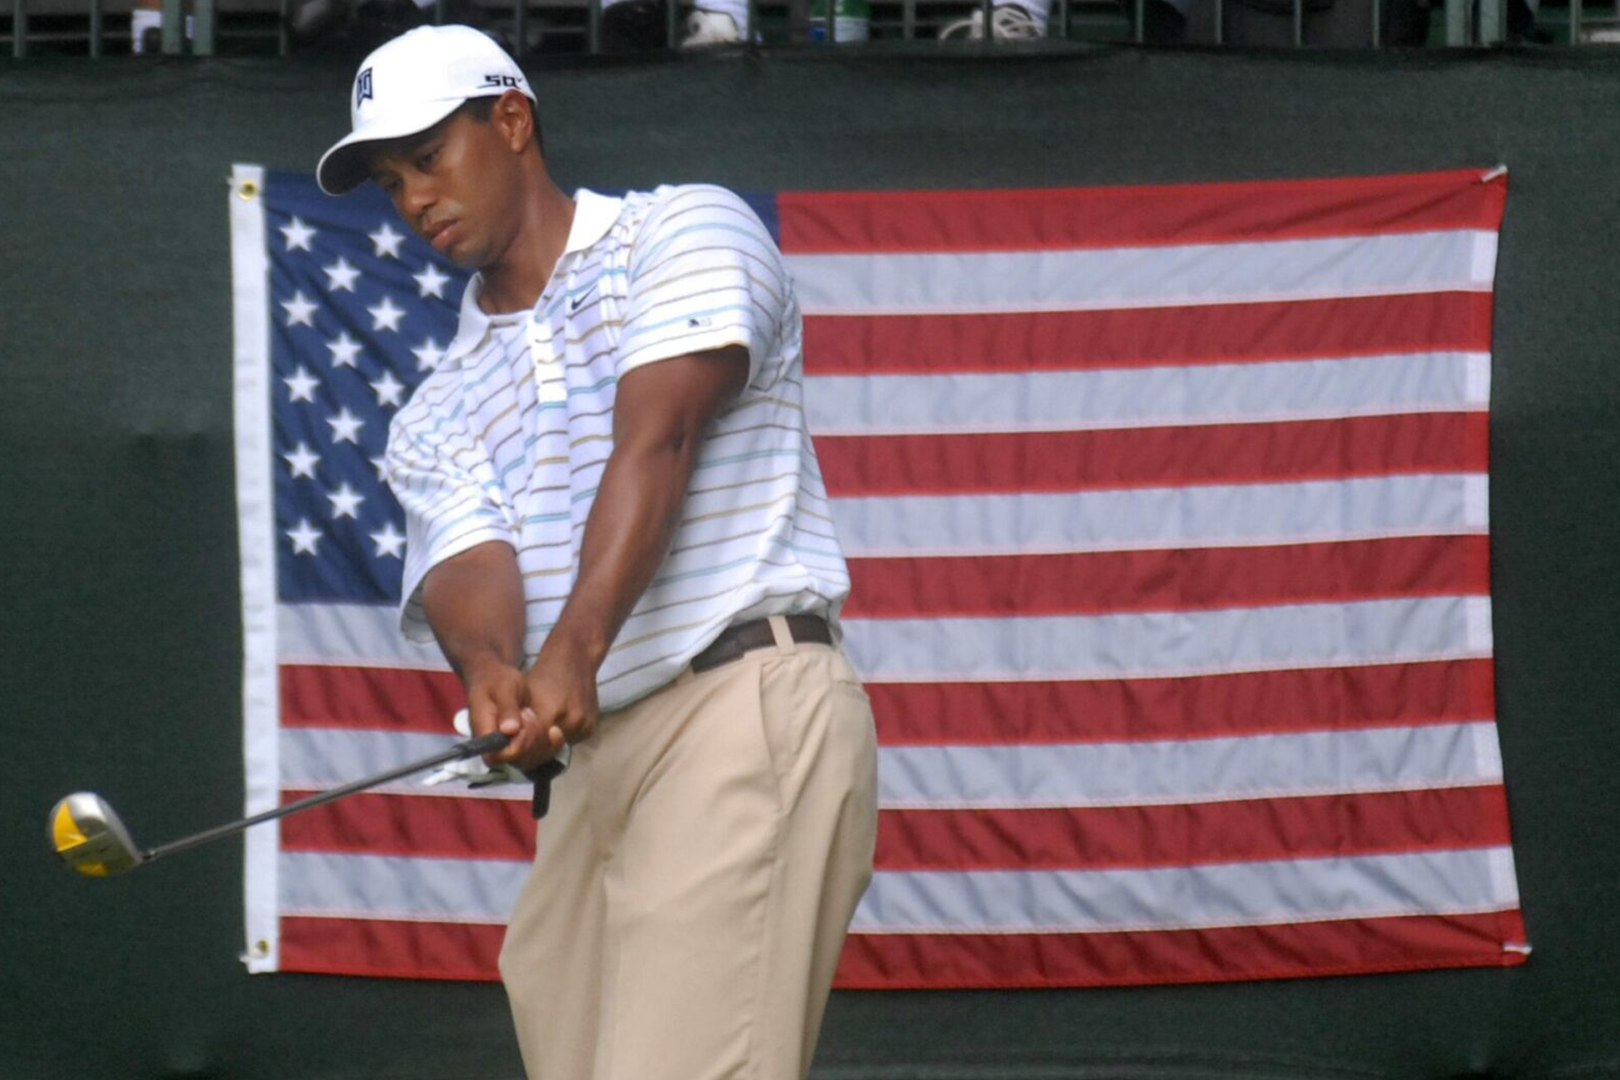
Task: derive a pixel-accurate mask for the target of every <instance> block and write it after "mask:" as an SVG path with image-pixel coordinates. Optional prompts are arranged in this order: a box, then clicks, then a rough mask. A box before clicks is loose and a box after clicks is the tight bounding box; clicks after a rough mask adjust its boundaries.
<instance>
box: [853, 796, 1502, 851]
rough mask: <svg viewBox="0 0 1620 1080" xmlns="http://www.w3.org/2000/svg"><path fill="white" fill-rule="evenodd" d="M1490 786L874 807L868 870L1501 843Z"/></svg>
mask: <svg viewBox="0 0 1620 1080" xmlns="http://www.w3.org/2000/svg"><path fill="white" fill-rule="evenodd" d="M1508 839H1509V838H1508V826H1507V799H1506V795H1505V794H1504V792H1503V789H1502V787H1501V785H1499V784H1493V785H1484V786H1477V787H1459V788H1441V789H1433V790H1413V791H1393V792H1378V793H1368V794H1360V795H1325V796H1301V797H1297V798H1286V799H1239V800H1233V801H1230V802H1212V803H1194V804H1171V805H1160V806H1120V807H1104V808H1089V809H1088V808H1078V807H1051V808H1042V809H1029V810H975V811H960V810H886V811H884V812H883V813H882V814H881V815H879V818H878V839H877V856H876V865H877V868H878V869H880V870H924V869H928V870H1016V869H1019V868H1028V869H1031V870H1058V869H1103V868H1118V867H1152V866H1173V865H1178V864H1186V865H1193V864H1196V863H1212V862H1252V861H1259V860H1270V859H1285V858H1318V857H1323V856H1328V855H1367V854H1375V853H1385V852H1400V851H1416V850H1421V849H1430V848H1457V847H1474V846H1481V847H1483V846H1500V845H1505V844H1506V843H1507V842H1508Z"/></svg>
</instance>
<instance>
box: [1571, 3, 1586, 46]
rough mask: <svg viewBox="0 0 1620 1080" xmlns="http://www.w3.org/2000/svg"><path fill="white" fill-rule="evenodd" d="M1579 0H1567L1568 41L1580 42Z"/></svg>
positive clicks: (1580, 13) (1573, 43)
mask: <svg viewBox="0 0 1620 1080" xmlns="http://www.w3.org/2000/svg"><path fill="white" fill-rule="evenodd" d="M1582 14H1583V12H1582V11H1581V0H1569V43H1570V44H1571V45H1579V44H1580V43H1581V15H1582Z"/></svg>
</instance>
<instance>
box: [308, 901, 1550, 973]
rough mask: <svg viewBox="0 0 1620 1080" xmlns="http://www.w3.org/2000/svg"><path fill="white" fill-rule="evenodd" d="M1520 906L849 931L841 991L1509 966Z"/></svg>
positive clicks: (358, 956) (341, 930)
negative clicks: (1117, 929)
mask: <svg viewBox="0 0 1620 1080" xmlns="http://www.w3.org/2000/svg"><path fill="white" fill-rule="evenodd" d="M504 936H505V927H502V926H491V925H488V924H483V923H438V922H393V921H386V920H378V919H326V918H311V917H304V916H283V917H282V920H281V970H283V971H305V972H319V973H325V974H339V975H370V976H384V977H393V978H407V979H471V980H480V981H494V980H496V979H499V978H500V974H499V971H498V970H497V967H496V961H497V958H498V957H499V955H500V948H501V941H502V939H503V938H504ZM1523 941H1524V924H1523V919H1522V916H1521V915H1520V913H1519V912H1518V911H1516V910H1515V911H1506V912H1501V913H1497V914H1484V915H1458V916H1449V917H1440V916H1412V917H1406V918H1395V919H1357V920H1346V921H1342V922H1324V923H1293V924H1284V925H1280V926H1256V927H1247V926H1245V927H1227V928H1221V929H1215V930H1174V931H1163V930H1161V931H1144V932H1137V933H1120V934H995V935H970V934H963V935H956V934H930V935H878V934H852V935H851V936H850V937H849V939H848V941H847V942H846V944H845V946H844V952H843V956H842V957H841V959H840V962H839V966H838V976H837V981H836V982H835V984H834V985H836V986H838V987H841V988H843V989H867V990H886V989H912V988H923V989H951V988H961V987H975V986H979V987H1058V986H1124V985H1133V984H1143V983H1171V982H1225V981H1234V980H1241V979H1267V978H1288V977H1296V976H1307V975H1349V974H1364V973H1370V972H1377V971H1410V970H1416V969H1420V968H1433V967H1475V966H1509V965H1513V964H1520V963H1523V962H1524V959H1525V957H1524V955H1523V954H1522V953H1517V952H1509V951H1505V950H1503V948H1502V945H1503V944H1504V943H1522V942H1523Z"/></svg>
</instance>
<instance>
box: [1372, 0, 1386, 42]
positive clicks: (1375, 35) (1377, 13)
mask: <svg viewBox="0 0 1620 1080" xmlns="http://www.w3.org/2000/svg"><path fill="white" fill-rule="evenodd" d="M1368 40H1369V41H1371V42H1372V47H1373V48H1375V49H1376V48H1378V47H1380V46H1381V45H1383V43H1384V2H1383V0H1372V30H1371V32H1370V33H1369V34H1368Z"/></svg>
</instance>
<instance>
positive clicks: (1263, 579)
mask: <svg viewBox="0 0 1620 1080" xmlns="http://www.w3.org/2000/svg"><path fill="white" fill-rule="evenodd" d="M849 570H850V581H851V583H852V587H851V591H850V599H849V602H848V603H847V604H846V605H845V606H844V617H845V618H862V619H885V618H917V617H922V616H996V615H1089V614H1101V613H1104V612H1122V611H1195V610H1205V609H1211V608H1226V607H1253V606H1259V605H1265V604H1286V603H1310V602H1320V601H1328V600H1368V599H1375V598H1380V597H1392V596H1436V595H1447V594H1464V593H1480V594H1483V593H1485V592H1487V591H1489V586H1490V548H1489V545H1488V543H1487V541H1486V539H1485V537H1483V536H1425V537H1401V538H1397V539H1392V540H1365V541H1352V542H1349V543H1343V544H1293V545H1286V546H1277V547H1243V548H1183V549H1177V550H1172V551H1127V552H1097V553H1090V554H1079V555H1014V556H1000V557H988V556H980V557H977V558H972V557H942V558H924V559H852V560H850V564H849Z"/></svg>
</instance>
